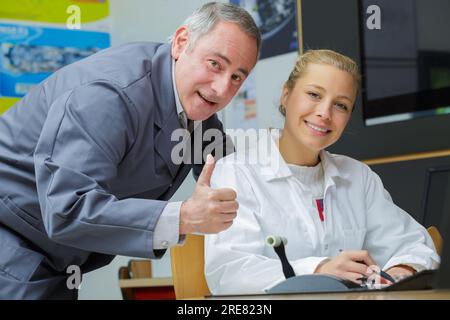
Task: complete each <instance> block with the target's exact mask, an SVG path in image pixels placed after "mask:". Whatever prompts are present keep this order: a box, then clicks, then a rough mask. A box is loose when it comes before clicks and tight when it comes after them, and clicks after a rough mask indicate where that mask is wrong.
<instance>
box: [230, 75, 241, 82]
mask: <svg viewBox="0 0 450 320" xmlns="http://www.w3.org/2000/svg"><path fill="white" fill-rule="evenodd" d="M231 79H232V80H233V81H236V82H241V81H242V78H241V76H239V75H237V74H233V75H232V76H231Z"/></svg>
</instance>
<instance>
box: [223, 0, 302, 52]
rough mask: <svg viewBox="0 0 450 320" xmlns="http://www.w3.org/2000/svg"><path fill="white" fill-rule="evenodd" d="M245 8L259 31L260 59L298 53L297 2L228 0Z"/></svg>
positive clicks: (284, 0)
mask: <svg viewBox="0 0 450 320" xmlns="http://www.w3.org/2000/svg"><path fill="white" fill-rule="evenodd" d="M230 3H233V4H236V5H239V6H241V7H243V8H245V9H246V10H247V11H248V12H249V13H250V14H251V15H252V17H253V19H254V20H255V22H256V25H257V26H258V28H259V30H260V31H261V37H262V46H261V56H260V59H266V58H270V57H273V56H277V55H281V54H285V53H289V52H293V51H298V49H299V46H298V31H297V0H230Z"/></svg>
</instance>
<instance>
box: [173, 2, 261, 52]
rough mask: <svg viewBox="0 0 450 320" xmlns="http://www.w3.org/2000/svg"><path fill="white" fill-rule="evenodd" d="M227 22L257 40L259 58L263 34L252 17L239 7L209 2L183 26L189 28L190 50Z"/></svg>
mask: <svg viewBox="0 0 450 320" xmlns="http://www.w3.org/2000/svg"><path fill="white" fill-rule="evenodd" d="M220 21H226V22H232V23H235V24H236V25H238V26H239V28H240V29H241V30H242V31H244V32H245V33H246V34H248V35H249V36H250V37H252V38H253V39H255V40H256V46H257V50H258V54H257V58H258V57H259V54H260V50H261V33H260V32H259V29H258V27H257V26H256V23H255V21H254V20H253V18H252V16H251V15H250V14H249V13H248V12H247V11H246V10H245V9H244V8H241V7H239V6H236V5H233V4H230V3H221V2H208V3H206V4H204V5H203V6H202V7H200V8H199V9H197V10H196V11H195V12H194V13H193V14H192V15H190V16H189V17H188V18H187V19H186V20H185V21H184V22H183V24H182V25H184V26H186V27H187V30H188V31H189V43H188V46H187V49H188V50H191V49H192V48H193V46H194V45H195V42H196V41H197V40H198V39H199V38H200V37H201V36H203V35H205V34H207V33H208V32H210V31H211V30H212V29H213V28H214V27H215V26H216V24H217V23H218V22H220ZM174 37H175V34H172V35H171V36H170V37H169V42H172V40H173V39H174Z"/></svg>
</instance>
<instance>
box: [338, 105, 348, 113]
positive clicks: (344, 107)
mask: <svg viewBox="0 0 450 320" xmlns="http://www.w3.org/2000/svg"><path fill="white" fill-rule="evenodd" d="M336 106H337V107H338V108H339V109H341V110H344V111H347V110H348V107H347V106H346V105H345V104H342V103H337V104H336Z"/></svg>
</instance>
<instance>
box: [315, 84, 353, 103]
mask: <svg viewBox="0 0 450 320" xmlns="http://www.w3.org/2000/svg"><path fill="white" fill-rule="evenodd" d="M307 86H310V87H314V88H317V89H319V90H322V91H326V90H325V88H324V87H321V86H319V85H317V84H307ZM337 97H338V98H343V99H347V100H348V101H350V102H352V99H350V98H349V97H347V96H342V95H341V96H337Z"/></svg>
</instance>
